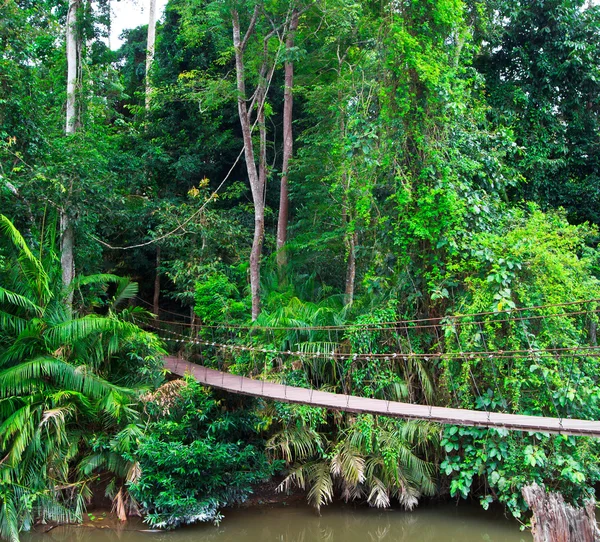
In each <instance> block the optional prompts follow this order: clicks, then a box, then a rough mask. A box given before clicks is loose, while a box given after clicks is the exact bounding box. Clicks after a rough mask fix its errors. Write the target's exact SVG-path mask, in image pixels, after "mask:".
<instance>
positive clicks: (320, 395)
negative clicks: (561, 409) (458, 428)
mask: <svg viewBox="0 0 600 542" xmlns="http://www.w3.org/2000/svg"><path fill="white" fill-rule="evenodd" d="M164 365H165V367H166V368H167V369H168V370H169V371H171V372H172V373H173V374H176V375H179V376H183V375H184V374H190V375H192V376H193V377H194V378H195V379H196V380H197V381H198V382H200V383H201V384H205V385H207V386H212V387H214V388H219V389H222V390H226V391H229V392H232V393H239V394H243V395H251V396H254V397H264V398H267V399H273V400H275V401H282V402H284V403H300V404H304V405H311V406H318V407H324V408H329V409H332V410H344V411H347V412H357V413H361V412H366V413H369V414H377V415H383V416H392V417H397V418H404V419H412V420H428V421H432V422H438V423H443V424H451V425H466V426H471V427H473V426H475V427H495V428H503V429H509V430H514V431H534V432H540V433H558V434H562V435H586V436H590V437H598V438H600V422H597V421H589V420H575V419H570V418H563V419H559V418H546V417H542V416H521V415H518V414H502V413H496V412H485V411H481V410H463V409H458V408H445V407H436V406H427V405H413V404H410V403H399V402H395V401H384V400H381V399H368V398H366V397H357V396H354V395H341V394H336V393H329V392H325V391H318V390H311V389H306V388H296V387H294V386H287V385H284V384H276V383H274V382H266V381H263V380H253V379H251V378H247V377H244V376H238V375H232V374H229V373H223V372H220V371H215V370H214V369H208V368H207V367H203V366H202V365H196V364H194V363H189V362H187V361H185V360H183V359H180V358H177V357H174V356H168V357H165V360H164Z"/></svg>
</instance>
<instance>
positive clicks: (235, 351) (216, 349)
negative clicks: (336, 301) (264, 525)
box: [153, 301, 600, 438]
mask: <svg viewBox="0 0 600 542" xmlns="http://www.w3.org/2000/svg"><path fill="white" fill-rule="evenodd" d="M581 303H584V302H581ZM585 303H588V304H589V303H590V301H586V302H585ZM548 307H549V306H543V307H542V308H543V309H547V308H548ZM552 307H556V306H552ZM560 307H562V305H560ZM575 308H577V309H580V307H575ZM539 309H540V307H533V308H528V309H521V311H524V310H527V311H530V312H528V313H527V314H524V313H523V312H519V310H517V311H516V312H515V313H513V314H510V315H508V314H504V315H502V314H500V315H499V314H497V313H480V314H477V315H467V316H468V318H465V317H464V316H461V317H455V318H454V320H452V319H450V320H448V319H442V318H439V319H427V320H426V321H425V320H414V321H411V322H390V323H384V324H376V325H374V324H366V325H364V326H362V327H360V326H359V327H358V328H357V327H356V326H353V327H352V332H356V331H357V329H358V333H363V334H364V333H367V334H371V335H372V334H373V333H376V334H379V335H378V339H379V340H381V337H382V335H381V334H382V333H384V334H385V336H386V337H387V338H388V339H389V336H394V339H395V343H394V346H396V348H395V351H387V352H383V353H382V352H351V351H348V345H347V344H345V345H344V341H340V340H337V341H335V340H334V341H332V340H327V341H318V340H317V341H316V342H315V340H314V338H315V337H317V338H318V336H319V335H318V334H321V337H322V336H323V335H322V334H323V333H325V334H326V335H327V338H328V339H331V334H332V332H334V333H343V334H345V336H347V335H348V330H349V327H350V326H297V327H285V326H283V327H260V326H238V327H236V326H228V327H225V328H224V326H200V327H198V326H195V327H194V326H189V325H188V328H187V329H188V331H190V330H191V332H189V333H179V332H177V331H174V330H173V328H174V325H175V323H174V322H166V321H163V322H162V324H161V321H160V320H156V321H155V324H156V325H155V326H153V327H154V329H155V330H156V331H158V332H159V333H160V335H161V336H163V338H165V339H166V340H169V341H173V342H174V343H175V344H179V345H180V347H184V346H185V347H187V348H188V351H187V354H188V355H189V354H190V350H189V347H190V346H196V347H200V349H201V350H202V351H203V352H204V354H198V353H196V354H195V357H200V358H201V359H202V358H204V359H208V358H210V357H212V358H213V359H214V357H215V355H217V354H219V355H220V356H221V357H223V356H225V357H226V356H229V357H230V358H235V356H239V355H243V354H246V355H253V356H256V355H259V356H260V357H261V363H264V370H263V371H258V370H255V371H253V373H254V374H255V376H257V375H256V373H260V374H259V375H258V376H260V377H261V378H250V377H248V376H243V375H239V374H231V373H229V372H227V371H226V367H225V364H223V365H222V370H216V369H211V368H209V367H207V366H205V365H201V364H197V363H193V362H191V361H189V359H185V355H186V348H180V353H179V355H177V356H167V357H165V359H164V366H165V368H166V369H167V370H168V371H170V372H171V373H173V374H174V375H178V376H184V375H186V374H188V375H191V376H192V377H193V378H194V379H195V380H197V381H198V382H200V383H201V384H203V385H206V386H210V387H214V388H218V389H222V390H225V391H227V392H230V393H235V394H242V395H249V396H253V397H261V398H265V399H270V400H274V401H280V402H286V403H297V404H304V405H310V406H315V407H323V408H327V409H332V410H338V411H345V412H353V413H369V414H374V415H383V416H391V417H397V418H402V419H407V420H408V419H411V420H426V421H431V422H436V423H441V424H451V425H462V426H472V427H489V428H498V429H506V430H513V431H530V432H540V433H553V434H563V435H576V436H577V435H579V436H582V435H583V436H590V437H597V438H600V421H597V420H587V419H579V418H577V417H575V416H572V415H571V412H570V411H569V408H568V405H567V408H566V409H562V410H560V408H559V405H558V404H557V403H556V401H555V399H554V396H555V395H560V393H562V392H561V390H560V389H553V390H551V389H550V388H551V385H550V383H549V382H548V380H547V379H546V371H547V368H545V367H541V369H540V372H541V373H542V374H543V380H544V381H545V387H547V388H548V389H547V390H546V392H548V393H549V396H550V397H551V398H552V402H553V404H554V411H555V412H554V414H555V416H542V415H528V414H517V413H506V412H496V411H492V409H491V408H489V407H485V406H484V409H483V410H472V409H467V408H450V407H447V406H437V405H433V404H416V403H414V402H413V403H410V402H402V401H399V400H397V398H393V399H392V398H383V399H381V398H373V397H363V396H358V395H354V394H352V393H351V390H347V392H346V393H332V392H329V391H322V390H319V389H314V388H313V387H310V388H307V387H299V386H295V385H288V384H286V383H278V382H274V381H271V380H267V379H266V378H268V376H269V375H268V371H267V364H268V363H269V364H271V362H272V361H273V360H274V359H277V360H279V363H280V364H281V362H282V359H283V358H285V357H288V358H293V359H295V360H297V361H296V363H298V364H299V365H298V366H302V365H303V364H304V363H305V362H306V360H310V359H312V360H315V359H327V360H332V362H333V365H339V364H340V363H341V364H343V362H344V361H345V362H346V366H351V365H352V364H357V363H361V362H364V363H367V362H368V363H371V362H372V363H373V364H374V366H378V364H379V365H381V364H386V363H387V364H390V363H394V362H395V361H398V362H400V363H404V364H405V365H406V363H407V360H410V359H412V360H418V361H420V362H430V361H433V360H435V359H437V360H438V362H439V360H440V359H442V358H445V359H446V360H449V361H450V362H453V363H458V364H459V365H461V366H463V372H464V366H468V367H469V372H464V374H465V375H466V376H467V377H469V378H472V383H473V385H474V388H475V389H476V390H477V393H479V392H480V390H479V389H477V381H476V378H475V376H474V375H473V373H472V371H471V365H470V364H472V363H473V361H474V360H475V362H477V363H482V362H486V363H487V365H488V366H487V368H486V370H487V372H488V373H489V374H494V371H495V370H496V369H497V365H498V364H504V365H506V364H508V365H509V366H511V367H512V365H513V364H514V363H515V360H527V361H528V363H529V362H531V364H532V365H531V367H532V368H534V367H537V365H535V364H538V365H539V366H543V365H551V364H552V363H553V362H556V361H557V360H560V359H563V360H564V359H565V358H568V359H570V360H571V363H570V366H569V365H567V367H568V368H569V374H568V376H567V377H565V378H563V379H562V380H561V381H560V383H559V384H557V383H556V382H554V384H553V386H554V388H556V387H557V386H561V385H563V386H564V387H565V388H566V390H572V389H575V390H577V388H578V386H579V383H580V382H581V375H582V372H581V367H579V365H581V363H582V360H584V361H586V362H588V363H590V364H591V365H590V367H595V366H598V363H597V361H598V359H597V358H598V357H600V347H598V346H597V345H596V344H595V329H592V332H590V330H589V329H587V328H586V331H585V333H583V334H582V333H580V337H579V338H580V339H581V337H583V335H585V340H579V341H578V342H577V344H572V345H570V346H563V345H555V346H552V347H546V348H537V343H536V334H537V335H538V336H539V335H541V334H543V333H545V332H547V331H548V330H550V331H551V330H552V329H553V328H554V329H556V326H561V327H563V328H564V326H565V325H566V324H567V320H568V323H571V324H572V323H573V322H575V321H576V322H577V323H579V324H581V322H583V321H591V320H590V317H594V316H595V315H596V313H597V312H598V311H600V309H596V308H595V304H594V308H593V309H591V310H589V309H585V310H581V309H580V310H569V311H568V312H566V313H565V312H558V313H555V314H545V315H540V314H537V313H538V312H539ZM531 311H535V312H536V314H532V313H531ZM503 316H504V317H503ZM488 317H491V319H490V318H488ZM565 319H567V320H565ZM593 321H595V320H593ZM548 322H550V324H548ZM508 323H509V324H510V326H512V328H513V329H516V330H518V331H519V332H520V333H521V339H522V340H523V341H526V344H525V345H524V347H523V348H513V349H512V350H491V349H490V347H489V346H488V345H489V344H490V342H491V341H492V338H493V337H492V335H493V334H495V333H496V334H497V333H498V330H501V332H502V333H503V334H506V333H507V331H506V329H507V324H508ZM177 325H180V326H182V324H181V323H180V322H178V323H177ZM490 325H492V327H491V328H490ZM510 326H509V327H510ZM461 328H462V329H461ZM533 328H535V330H536V334H534V333H533V332H532V331H531V330H532V329H533ZM580 328H581V326H579V328H578V329H579V331H580V332H581V329H580ZM207 329H208V330H211V331H210V333H212V336H209V337H208V338H206V337H207ZM224 329H226V330H227V333H230V334H231V332H232V330H235V333H236V335H237V337H238V338H239V335H240V330H243V331H247V332H248V333H249V334H250V335H252V334H254V338H255V340H254V342H253V343H251V344H240V343H239V341H235V342H234V341H230V342H217V340H215V339H217V337H219V336H220V337H221V338H222V340H223V337H225V338H226V337H227V335H226V334H225V335H224V334H223V332H224ZM423 329H426V330H427V333H428V336H434V337H435V336H437V337H438V338H439V337H440V332H443V335H444V336H445V337H446V343H449V342H450V340H451V339H452V340H454V341H456V340H458V346H462V344H461V343H460V338H461V334H463V333H464V332H465V331H468V333H471V334H472V332H473V331H474V329H477V333H478V334H479V338H478V339H477V341H476V343H477V344H478V345H479V349H477V350H468V349H465V350H463V349H462V348H460V349H459V350H458V351H446V352H440V351H439V349H440V344H439V342H438V344H437V346H436V348H437V349H438V351H436V352H433V353H431V352H417V351H415V350H416V349H415V348H414V347H413V344H411V334H412V338H413V342H414V339H415V332H416V331H417V330H423ZM484 329H485V330H486V331H485V333H486V334H487V335H486V337H483V336H482V333H483V330H484ZM574 329H575V328H574ZM265 331H268V333H269V334H270V335H268V336H265V335H264V332H265ZM290 331H292V332H294V333H296V335H295V336H296V337H298V335H297V334H298V333H299V334H307V333H311V334H312V337H313V341H312V342H311V343H310V344H311V345H312V346H313V348H312V349H307V348H306V345H307V344H308V343H306V342H304V343H303V342H301V341H298V342H296V343H295V344H294V345H293V346H294V347H295V348H296V350H293V349H291V348H290V349H288V350H278V349H277V348H273V346H272V345H273V343H274V342H276V341H275V340H273V339H274V337H275V334H281V333H285V334H288V335H289V333H290ZM257 332H258V333H261V332H262V333H263V337H262V338H263V339H265V342H268V343H269V344H270V345H271V347H269V348H267V347H265V346H264V345H260V344H258V345H257V344H256V333H257ZM404 332H405V333H404ZM315 334H316V335H315ZM590 334H591V335H592V340H591V342H592V344H590ZM203 337H204V338H203ZM259 338H260V337H259ZM400 338H402V340H399V339H400ZM384 342H385V341H384ZM387 343H388V346H389V345H390V344H392V343H391V342H390V341H389V340H387ZM286 344H287V346H290V347H291V346H292V345H291V344H290V343H289V341H288V342H287V343H286ZM315 344H316V345H317V346H316V347H315V346H314V345H315ZM470 344H471V345H472V344H474V343H470ZM511 344H513V345H514V344H515V342H514V341H513V342H512V343H511ZM325 345H327V346H325ZM517 346H519V344H517ZM315 348H317V349H315ZM407 348H408V350H407ZM298 360H301V361H298ZM544 360H546V361H549V363H545V361H544ZM254 362H255V365H256V357H255V358H254ZM306 365H307V366H308V367H307V368H306V370H307V371H309V370H311V369H310V363H306ZM333 365H332V366H333ZM255 369H257V367H255ZM532 370H534V369H532ZM251 372H252V371H251ZM346 376H347V375H346ZM375 376H376V375H375ZM599 376H600V373H599ZM498 377H499V375H497V374H495V376H494V378H496V388H497V387H498V386H497V384H498ZM310 380H311V379H310V378H308V381H309V382H310ZM312 380H314V378H313V379H312ZM561 383H562V384H561ZM490 386H491V387H493V384H491V383H490ZM565 393H566V392H565ZM423 397H424V396H423V395H421V397H420V400H421V401H423ZM575 414H576V412H575Z"/></svg>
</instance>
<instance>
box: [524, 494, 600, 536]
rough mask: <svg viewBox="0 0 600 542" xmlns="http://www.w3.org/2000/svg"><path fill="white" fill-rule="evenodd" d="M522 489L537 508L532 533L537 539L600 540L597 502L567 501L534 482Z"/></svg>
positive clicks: (525, 497)
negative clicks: (579, 503) (577, 505)
mask: <svg viewBox="0 0 600 542" xmlns="http://www.w3.org/2000/svg"><path fill="white" fill-rule="evenodd" d="M521 493H522V494H523V498H524V499H525V502H526V503H527V505H528V506H529V508H530V509H531V511H532V512H533V518H532V520H531V534H532V535H533V541H534V542H597V541H599V540H600V531H598V526H597V524H596V515H595V512H594V509H595V503H594V501H593V500H591V501H589V502H588V503H587V504H586V506H585V508H575V507H574V506H571V505H570V504H567V503H565V501H564V498H563V496H562V495H561V494H560V493H546V490H545V489H544V487H543V486H539V485H538V484H536V483H533V484H531V485H529V486H525V487H524V488H523V489H522V490H521Z"/></svg>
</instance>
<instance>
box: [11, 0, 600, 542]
mask: <svg viewBox="0 0 600 542" xmlns="http://www.w3.org/2000/svg"><path fill="white" fill-rule="evenodd" d="M120 1H121V2H126V1H129V0H120ZM110 25H111V11H110V2H109V1H108V0H5V1H4V2H1V3H0V537H2V538H3V539H7V540H12V541H18V539H19V533H20V532H21V531H22V530H28V529H30V528H31V527H32V526H33V525H34V524H35V523H36V522H39V521H59V522H60V521H78V520H81V518H82V514H83V512H84V511H85V507H86V505H87V503H88V502H89V501H90V498H91V496H92V494H93V493H94V492H103V493H105V494H106V495H107V497H108V498H110V499H112V501H113V503H114V507H115V510H116V511H117V513H118V514H119V516H120V517H122V518H126V516H127V515H128V514H133V513H139V514H142V515H144V517H145V519H146V521H147V522H148V523H150V524H151V525H154V526H157V527H166V528H173V527H176V526H178V525H181V524H185V523H191V522H195V521H219V520H220V518H221V512H220V511H221V510H222V508H223V507H225V506H227V505H232V504H235V503H239V502H242V501H244V500H245V499H246V498H247V497H248V496H249V495H250V493H251V492H252V488H253V487H255V486H256V485H257V484H260V483H261V482H262V481H264V480H268V479H271V478H273V477H275V478H276V479H277V480H278V482H280V483H281V489H282V490H285V489H288V488H291V487H293V486H297V487H300V488H302V489H304V490H305V491H306V493H307V498H308V500H309V501H310V502H311V504H313V505H314V506H315V507H316V508H317V509H319V508H320V507H322V506H324V505H326V504H327V503H329V502H331V501H332V500H333V499H335V498H343V499H346V500H356V501H358V502H365V503H368V504H369V505H371V506H379V507H387V506H390V505H393V504H395V503H396V504H397V503H399V504H400V505H401V506H404V507H405V508H407V509H412V508H413V507H414V506H416V505H417V504H418V502H419V500H420V499H422V498H426V497H433V498H454V499H461V498H464V499H477V500H479V501H480V502H481V504H482V506H484V507H486V508H487V507H488V506H489V505H490V504H491V503H492V502H500V503H501V504H502V505H504V506H505V507H506V508H507V509H508V510H510V512H511V513H512V514H513V515H514V516H515V517H517V518H520V520H521V521H523V522H524V523H526V522H527V518H528V511H527V506H526V504H525V502H524V501H523V498H522V496H521V492H520V490H521V488H522V487H523V485H525V484H527V483H531V482H534V481H535V482H539V483H545V484H546V486H547V487H549V488H551V489H553V490H556V491H560V492H561V493H562V494H563V495H564V496H565V498H566V499H567V500H568V501H570V502H573V503H575V504H582V503H583V502H585V501H586V500H587V499H589V498H591V497H593V495H594V489H593V488H594V486H595V485H596V484H597V483H598V481H600V469H599V468H598V464H599V462H600V443H598V442H597V441H596V440H594V439H590V438H584V437H571V436H561V435H559V436H551V435H548V434H541V433H532V434H523V433H511V434H508V433H507V432H505V431H501V430H492V429H485V428H459V427H457V426H444V427H441V426H437V425H435V424H432V423H428V422H405V421H402V420H392V419H387V418H383V417H374V416H371V415H366V414H363V415H354V414H350V413H344V412H341V413H340V412H338V413H333V412H327V411H324V410H321V409H317V408H312V407H308V406H297V405H296V406H294V405H284V404H270V403H266V402H262V401H255V400H249V399H240V398H236V397H230V396H226V395H223V394H218V393H216V392H211V391H208V390H205V389H203V388H202V387H201V386H199V385H197V384H195V383H193V382H191V381H188V380H185V379H184V380H171V379H170V378H169V377H167V376H166V375H165V374H164V371H163V370H162V363H161V359H162V356H163V355H164V354H165V352H167V351H169V350H173V349H174V348H175V347H174V345H173V343H169V342H168V341H167V342H165V341H163V340H162V339H163V338H165V336H163V337H162V338H161V337H159V336H158V335H156V334H155V333H154V330H155V328H156V327H157V326H158V323H159V321H160V320H161V319H162V320H174V321H175V323H174V324H173V325H172V326H171V328H170V329H171V331H173V332H180V331H181V329H185V330H186V331H185V333H186V334H187V335H186V337H191V338H193V337H194V336H199V337H200V338H201V339H203V340H205V341H208V340H210V341H211V342H212V343H215V342H216V343H224V344H228V345H241V346H244V347H248V349H246V350H239V351H236V350H230V351H229V354H226V353H224V352H223V351H221V350H219V349H217V348H212V349H211V348H204V349H198V348H197V347H194V346H185V347H182V348H183V349H184V350H183V353H184V354H185V355H186V356H188V357H189V358H190V359H192V360H200V361H202V363H204V364H206V365H210V366H214V367H220V368H223V367H226V368H227V369H228V370H230V371H232V372H237V373H239V374H252V375H254V376H259V375H260V376H262V377H264V378H270V379H277V380H279V381H285V382H287V383H290V384H293V385H297V386H304V387H319V388H322V389H327V390H329V391H336V392H339V393H347V392H349V391H351V392H352V393H355V394H360V395H364V396H369V397H376V398H385V399H388V400H390V399H391V400H406V401H414V402H421V403H425V404H441V405H447V406H461V407H463V408H476V409H482V410H483V409H497V410H505V411H510V412H520V413H526V414H535V415H551V416H555V415H561V416H562V415H564V416H571V417H576V418H583V419H593V420H598V419H600V392H598V387H597V383H598V380H599V378H600V366H599V365H598V363H597V361H596V360H597V358H596V357H594V356H593V355H588V356H579V357H577V359H576V361H575V358H574V357H569V356H546V357H540V358H539V359H538V358H536V359H533V360H532V359H531V356H528V355H513V356H512V357H507V356H503V357H502V356H501V357H500V358H498V359H497V360H491V362H490V359H489V358H490V356H487V357H483V356H481V357H478V356H472V357H468V358H467V357H463V358H461V357H460V356H459V355H458V354H460V353H461V352H463V351H468V352H471V351H479V350H481V351H492V352H498V351H502V352H505V351H509V352H527V351H533V350H536V351H537V350H544V349H554V350H553V351H559V350H560V349H568V348H572V347H573V346H574V345H582V344H583V345H588V346H590V347H595V346H597V341H596V328H597V316H596V315H597V304H596V303H595V301H594V300H598V299H600V288H599V286H600V283H599V278H600V258H599V253H598V239H599V237H598V225H599V224H600V215H599V211H598V209H600V7H599V6H597V5H595V4H594V3H592V2H588V1H587V0H586V1H584V0H528V1H522V0H517V1H514V0H513V1H508V0H427V1H420V0H419V1H416V0H369V1H362V2H356V1H353V0H327V1H325V0H269V1H263V0H216V1H210V0H169V2H168V4H167V7H166V11H165V13H164V16H163V17H162V18H161V19H160V20H159V21H158V25H157V28H156V44H155V47H154V54H153V55H152V56H151V57H150V59H148V56H147V50H146V49H147V36H148V30H149V29H148V28H146V27H139V28H135V29H131V30H126V31H125V32H124V34H123V36H122V40H123V41H122V44H121V45H120V46H119V48H118V49H111V48H110V47H109V45H108V39H107V36H108V35H109V32H110ZM148 60H149V62H147V61H148ZM147 65H148V66H150V69H149V71H148V73H146V66H147ZM583 300H587V301H588V303H586V304H584V305H577V307H582V308H581V310H579V311H576V312H574V311H573V310H570V309H568V307H569V305H564V304H565V303H571V302H579V301H583ZM535 306H551V307H550V308H548V309H547V310H546V312H544V313H543V314H542V316H544V317H548V318H547V319H544V320H540V319H537V320H536V319H535V318H534V319H532V320H531V321H530V320H527V321H526V320H525V319H523V318H518V317H517V316H518V315H519V314H525V313H522V312H521V313H519V312H518V311H519V310H520V309H523V308H527V307H535ZM478 313H485V314H486V315H487V316H486V319H485V321H483V322H482V321H478V320H477V318H473V319H472V320H470V321H469V320H467V321H466V324H464V325H462V327H460V329H459V328H458V327H456V326H454V325H453V324H452V322H453V320H452V319H451V317H452V316H453V315H469V314H478ZM526 314H529V313H526ZM445 318H446V319H445ZM427 319H436V320H435V321H438V322H441V325H442V326H443V327H441V328H440V329H442V330H443V334H442V335H441V336H440V335H438V334H436V333H434V332H433V331H432V329H433V328H430V329H429V330H427V329H425V327H424V326H422V327H419V326H416V325H415V326H414V327H413V328H409V327H407V326H405V329H404V331H403V334H402V336H400V335H398V334H397V333H396V334H394V333H390V328H389V326H387V327H386V325H385V324H386V323H389V322H398V321H411V322H415V321H421V322H423V321H426V320H427ZM469 322H470V323H469ZM185 323H187V324H188V327H187V328H182V327H181V326H180V327H178V326H179V324H185ZM232 326H239V327H232ZM328 326H334V328H335V329H338V330H339V329H342V331H337V332H336V333H334V335H333V337H332V334H331V332H330V331H326V330H327V329H332V328H331V327H328ZM335 326H340V327H335ZM158 327H160V326H158ZM315 328H318V329H315ZM435 329H436V330H437V329H438V328H437V327H436V328H435ZM190 330H191V334H190ZM194 334H195V335H194ZM250 347H255V348H256V349H257V350H259V349H263V348H264V349H267V350H273V351H278V352H287V351H291V350H296V351H301V352H302V353H303V354H306V355H307V356H308V357H307V358H306V359H305V358H303V357H302V356H298V357H296V358H294V357H293V356H279V355H272V354H269V353H264V352H261V351H258V352H256V351H252V349H251V348H250ZM398 349H400V350H402V351H406V352H410V353H412V354H418V355H415V356H412V357H411V356H409V357H408V358H407V359H405V362H404V363H397V362H396V361H395V360H394V358H393V357H392V354H393V353H394V352H396V351H398ZM440 351H443V352H444V353H448V354H452V355H453V356H450V357H447V358H442V357H439V358H437V359H436V361H435V362H434V361H433V360H430V359H429V358H428V357H426V356H428V355H429V354H430V353H437V352H440ZM232 352H236V353H235V354H232ZM317 352H318V353H319V355H315V353H317ZM340 353H343V354H345V355H346V357H345V361H344V360H343V359H342V360H341V361H340V360H339V356H338V354H340ZM369 353H372V354H376V356H373V357H364V356H363V357H361V358H359V359H358V361H357V360H356V359H355V360H354V361H353V358H352V354H361V355H366V354H369ZM321 354H323V355H321ZM388 354H389V356H388ZM336 356H338V357H336ZM299 360H300V361H301V362H300V361H299ZM306 360H310V361H309V362H308V361H306ZM332 360H334V362H332ZM335 360H338V361H339V362H335Z"/></svg>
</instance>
